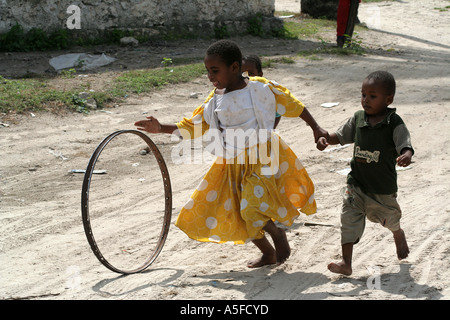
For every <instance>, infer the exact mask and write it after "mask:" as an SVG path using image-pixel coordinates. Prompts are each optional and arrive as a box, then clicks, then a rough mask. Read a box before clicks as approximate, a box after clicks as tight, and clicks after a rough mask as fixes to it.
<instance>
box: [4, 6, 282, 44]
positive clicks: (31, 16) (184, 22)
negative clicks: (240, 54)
mask: <svg viewBox="0 0 450 320" xmlns="http://www.w3.org/2000/svg"><path fill="white" fill-rule="evenodd" d="M274 2H275V1H274V0H59V1H54V0H0V17H1V20H0V33H4V32H7V31H8V30H10V29H11V27H12V26H14V25H15V24H16V23H18V24H20V25H21V26H22V27H23V29H24V30H25V31H27V30H29V29H31V28H40V29H43V30H44V31H52V30H57V29H61V28H68V29H71V30H76V32H78V33H80V32H81V33H84V34H87V35H94V36H98V35H101V34H102V33H103V32H105V31H108V30H113V29H120V30H130V31H135V32H138V33H140V34H147V35H150V36H158V35H161V34H164V33H170V32H172V33H174V32H175V33H179V32H190V33H194V34H197V33H198V34H201V33H206V34H208V33H211V32H213V31H214V29H215V28H226V30H227V32H229V33H230V34H236V33H241V32H245V31H246V29H247V25H248V21H249V19H250V18H251V17H255V16H256V15H257V14H260V15H261V16H262V17H263V21H264V24H266V25H269V26H268V27H269V28H270V27H271V26H270V25H271V24H277V23H278V22H277V21H275V20H277V19H275V18H274V17H273V13H274V10H275V4H274ZM266 27H267V26H266Z"/></svg>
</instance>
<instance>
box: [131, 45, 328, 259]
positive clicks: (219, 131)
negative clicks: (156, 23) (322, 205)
mask: <svg viewBox="0 0 450 320" xmlns="http://www.w3.org/2000/svg"><path fill="white" fill-rule="evenodd" d="M204 62H205V67H206V70H207V72H208V78H209V80H210V81H211V82H212V84H213V85H214V87H215V89H214V90H213V91H212V92H211V94H210V95H209V96H208V98H207V99H206V101H205V102H204V103H203V104H202V105H201V106H199V107H198V108H197V109H196V110H194V112H193V115H192V117H191V118H184V119H183V120H181V121H180V122H178V123H176V124H161V123H160V122H159V121H158V120H157V119H156V118H154V117H151V116H150V117H147V119H146V120H140V121H137V122H136V123H135V125H136V126H137V127H138V129H139V130H144V131H146V132H150V133H169V134H178V135H179V136H181V137H183V138H184V139H193V138H197V137H200V136H201V137H202V138H203V139H204V140H206V141H207V142H208V143H209V144H208V145H207V147H206V149H207V150H208V151H210V152H211V153H212V154H214V155H216V156H217V158H216V160H215V162H214V163H213V165H212V167H211V169H210V170H209V171H208V172H207V173H206V175H205V176H204V177H203V179H202V181H201V182H200V183H199V185H198V186H197V188H196V189H195V191H194V193H193V194H192V196H191V197H190V199H189V200H188V201H187V202H186V204H185V205H184V206H183V208H182V209H181V211H180V214H179V216H178V218H177V221H176V225H177V226H178V227H179V228H180V229H181V230H183V231H184V232H185V233H186V234H187V235H188V236H189V237H190V238H192V239H195V240H198V241H208V242H216V243H225V242H232V243H235V244H243V243H247V242H249V241H252V242H253V243H254V244H255V245H256V246H257V247H258V248H259V249H260V250H261V252H262V256H260V257H258V258H256V259H254V260H251V261H249V262H248V264H247V266H248V267H250V268H256V267H261V266H264V265H268V264H281V263H283V262H284V261H285V260H286V259H287V258H288V257H289V255H290V247H289V243H288V241H287V238H286V234H285V232H284V230H283V229H282V228H279V227H277V226H276V225H275V224H274V221H278V222H279V223H281V224H283V225H286V226H290V225H291V224H292V223H293V221H294V219H295V218H296V217H297V216H299V210H300V211H302V212H304V213H305V214H307V215H309V214H313V213H315V212H316V202H315V200H314V184H313V183H312V181H311V179H310V177H309V176H308V173H307V172H306V170H305V168H304V167H303V166H302V164H301V162H300V160H299V159H298V158H297V156H296V155H295V154H294V152H293V151H292V150H291V149H290V148H289V146H288V145H287V144H286V143H285V142H284V141H283V140H282V139H281V138H280V137H279V136H278V135H277V134H276V133H275V132H274V130H273V128H274V122H275V114H276V112H278V113H279V114H280V115H281V116H285V117H300V118H301V119H303V120H304V121H305V122H306V123H308V125H309V126H310V127H311V128H312V130H313V133H314V138H315V140H316V141H317V139H318V138H319V137H321V136H325V135H326V131H324V130H323V129H322V128H321V127H320V126H319V125H318V124H317V123H316V121H315V120H314V118H313V117H312V116H311V114H310V113H309V112H308V110H307V109H306V108H305V106H304V105H303V104H302V103H301V102H300V101H298V100H297V99H296V98H295V97H294V96H293V95H292V94H291V93H290V92H289V90H287V89H286V88H284V87H282V86H281V85H279V84H277V83H276V82H274V81H269V80H267V79H265V78H262V77H250V78H244V77H243V76H242V72H241V66H242V54H241V51H240V49H239V47H238V46H237V45H236V44H235V43H234V42H232V41H229V40H221V41H218V42H216V43H214V44H212V45H211V46H210V47H209V48H208V50H207V52H206V55H205V60H204ZM265 232H267V233H269V234H270V236H271V238H272V240H273V243H274V246H275V248H274V247H273V246H272V245H271V243H270V242H269V241H268V239H267V238H266V237H265Z"/></svg>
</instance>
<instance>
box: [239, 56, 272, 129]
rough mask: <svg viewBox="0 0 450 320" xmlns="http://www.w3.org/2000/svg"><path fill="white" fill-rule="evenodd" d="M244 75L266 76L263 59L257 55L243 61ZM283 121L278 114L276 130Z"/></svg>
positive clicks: (247, 57)
mask: <svg viewBox="0 0 450 320" xmlns="http://www.w3.org/2000/svg"><path fill="white" fill-rule="evenodd" d="M242 73H243V74H244V76H245V75H246V76H249V77H262V76H263V75H264V73H263V70H262V63H261V59H259V57H258V56H256V55H253V54H251V55H248V56H245V57H244V58H243V59H242ZM280 120H281V115H280V114H279V113H278V112H276V118H275V125H274V129H275V128H276V127H277V126H278V123H279V122H280Z"/></svg>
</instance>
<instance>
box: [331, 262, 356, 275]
mask: <svg viewBox="0 0 450 320" xmlns="http://www.w3.org/2000/svg"><path fill="white" fill-rule="evenodd" d="M328 270H330V271H331V272H333V273H339V274H342V275H344V276H349V275H351V274H352V267H351V266H349V265H347V264H345V263H344V261H341V262H339V263H333V262H332V263H330V264H329V265H328Z"/></svg>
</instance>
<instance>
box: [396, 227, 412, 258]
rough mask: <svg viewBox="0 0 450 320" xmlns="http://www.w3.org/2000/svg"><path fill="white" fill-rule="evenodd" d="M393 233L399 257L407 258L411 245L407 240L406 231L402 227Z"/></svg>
mask: <svg viewBox="0 0 450 320" xmlns="http://www.w3.org/2000/svg"><path fill="white" fill-rule="evenodd" d="M392 233H393V234H394V241H395V246H396V248H397V257H398V259H399V260H402V259H405V258H406V257H407V256H408V254H409V247H408V243H407V242H406V237H405V232H404V231H403V230H402V229H398V230H397V231H393V232H392Z"/></svg>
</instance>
